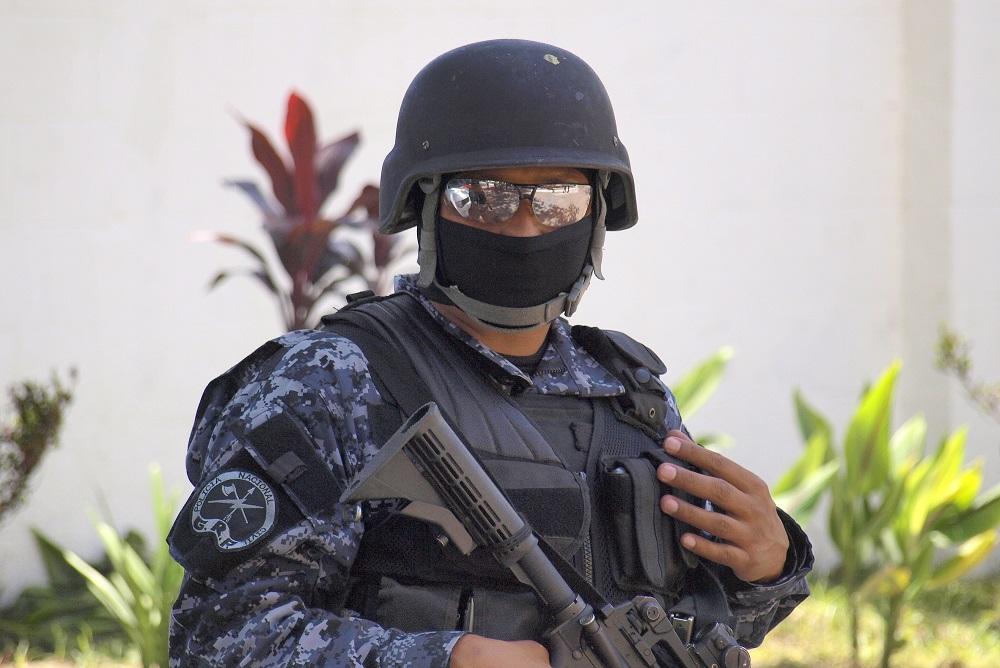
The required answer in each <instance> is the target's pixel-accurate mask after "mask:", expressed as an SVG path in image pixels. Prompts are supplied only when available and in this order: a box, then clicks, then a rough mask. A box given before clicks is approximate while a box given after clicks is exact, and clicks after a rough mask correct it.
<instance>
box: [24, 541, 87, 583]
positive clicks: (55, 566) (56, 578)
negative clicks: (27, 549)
mask: <svg viewBox="0 0 1000 668" xmlns="http://www.w3.org/2000/svg"><path fill="white" fill-rule="evenodd" d="M31 536H32V538H34V540H35V548H36V549H37V550H38V555H39V556H40V557H41V559H42V565H43V566H44V567H45V575H46V578H47V580H48V583H49V586H50V587H52V588H53V589H64V588H67V587H74V586H76V585H82V584H83V580H82V578H81V576H80V573H79V572H77V570H76V569H75V568H73V567H72V566H70V565H69V564H67V563H66V560H65V559H63V556H62V553H63V548H62V547H61V546H60V545H58V544H56V542H55V541H53V540H52V539H51V538H49V537H48V536H46V535H45V534H44V533H42V532H41V530H39V529H36V528H35V527H32V528H31Z"/></svg>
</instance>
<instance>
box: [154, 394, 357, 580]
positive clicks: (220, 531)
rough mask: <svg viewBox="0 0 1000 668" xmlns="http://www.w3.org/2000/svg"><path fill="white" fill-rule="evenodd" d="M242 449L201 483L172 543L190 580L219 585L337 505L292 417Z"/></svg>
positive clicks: (258, 431)
mask: <svg viewBox="0 0 1000 668" xmlns="http://www.w3.org/2000/svg"><path fill="white" fill-rule="evenodd" d="M244 441H245V442H244V443H243V444H242V447H241V448H240V450H239V451H238V452H237V453H236V454H235V455H233V457H232V458H231V459H229V460H228V461H227V462H226V463H225V464H224V465H223V466H222V468H220V469H219V470H218V471H216V472H214V473H213V474H212V475H211V476H209V477H206V478H202V480H201V481H200V482H199V484H198V485H197V486H196V487H195V488H194V491H193V492H191V495H190V496H189V497H188V500H187V502H185V504H184V507H183V508H182V509H181V511H180V513H179V514H178V515H177V519H176V520H175V521H174V525H173V527H172V528H171V529H170V534H169V535H168V536H167V542H168V543H169V545H170V554H171V556H173V558H174V559H175V560H176V561H177V562H178V563H179V564H181V566H183V567H184V569H185V570H187V571H188V572H189V573H191V574H193V575H196V576H199V577H202V578H206V577H208V578H216V579H218V578H221V577H223V576H224V575H225V574H226V573H228V572H229V571H231V570H232V569H233V568H235V567H236V566H238V565H239V564H241V563H243V562H245V561H247V560H248V559H250V558H251V557H253V555H254V554H256V553H257V552H258V551H259V550H260V549H261V548H263V547H264V546H265V545H267V543H268V542H269V541H270V540H271V539H272V538H273V537H275V536H280V535H281V534H283V533H284V532H285V531H286V530H287V529H288V528H290V527H292V526H294V525H295V524H298V523H299V522H301V521H302V520H303V519H305V518H310V519H312V518H314V517H315V516H316V515H317V514H320V513H324V512H325V513H329V512H330V511H331V510H332V509H333V506H335V505H337V499H338V495H337V494H336V493H334V491H333V488H332V487H331V485H335V484H336V483H335V480H334V479H333V476H332V474H331V473H330V471H329V467H328V466H327V465H326V464H325V463H324V462H323V461H322V460H321V459H320V457H319V455H318V454H317V452H316V450H315V448H314V447H313V445H312V441H311V439H310V438H309V437H308V435H307V434H306V433H305V431H304V430H303V428H302V427H301V426H300V425H299V424H298V422H297V421H296V420H295V419H294V418H292V417H291V416H290V415H288V414H285V413H279V414H278V415H276V416H274V417H272V418H270V419H269V420H267V421H266V422H264V423H263V424H261V425H260V426H258V427H256V428H255V429H253V430H251V431H250V432H248V433H247V434H246V436H245V437H244Z"/></svg>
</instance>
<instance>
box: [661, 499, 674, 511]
mask: <svg viewBox="0 0 1000 668" xmlns="http://www.w3.org/2000/svg"><path fill="white" fill-rule="evenodd" d="M663 509H664V510H665V511H667V512H668V513H676V512H677V499H675V498H674V497H672V496H666V497H664V498H663Z"/></svg>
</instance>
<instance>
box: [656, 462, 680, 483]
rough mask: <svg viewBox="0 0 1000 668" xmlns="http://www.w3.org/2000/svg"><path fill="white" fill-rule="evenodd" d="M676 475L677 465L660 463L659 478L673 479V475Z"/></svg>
mask: <svg viewBox="0 0 1000 668" xmlns="http://www.w3.org/2000/svg"><path fill="white" fill-rule="evenodd" d="M676 475H677V467H675V466H674V465H673V464H661V465H660V479H661V480H664V481H666V480H673V479H674V476H676Z"/></svg>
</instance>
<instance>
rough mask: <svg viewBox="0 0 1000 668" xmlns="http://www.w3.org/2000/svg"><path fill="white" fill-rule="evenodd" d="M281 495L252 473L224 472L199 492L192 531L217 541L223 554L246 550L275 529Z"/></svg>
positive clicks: (195, 502) (197, 492) (206, 483)
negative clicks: (207, 535)
mask: <svg viewBox="0 0 1000 668" xmlns="http://www.w3.org/2000/svg"><path fill="white" fill-rule="evenodd" d="M277 504H278V500H277V495H276V494H275V491H274V488H273V487H271V485H270V484H268V482H266V481H265V480H264V479H263V478H260V477H259V476H256V475H254V474H253V473H251V472H250V471H246V470H240V469H234V470H231V471H223V472H221V473H219V474H218V475H216V476H214V477H212V478H211V479H210V480H208V481H207V482H205V483H203V484H202V485H200V486H199V487H198V489H197V490H195V501H194V504H193V505H192V506H191V513H190V515H191V528H192V529H193V530H194V531H195V532H196V533H205V534H209V535H211V536H213V537H214V538H215V546H216V547H217V548H218V549H219V550H221V551H222V552H234V551H237V550H243V549H246V548H248V547H250V546H251V545H253V544H254V543H256V542H257V541H259V540H261V539H262V538H264V537H265V536H266V535H267V534H269V533H270V532H271V529H273V528H274V521H275V518H276V517H277Z"/></svg>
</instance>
